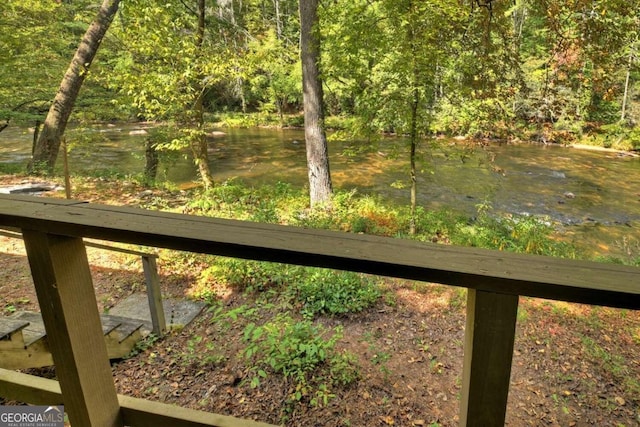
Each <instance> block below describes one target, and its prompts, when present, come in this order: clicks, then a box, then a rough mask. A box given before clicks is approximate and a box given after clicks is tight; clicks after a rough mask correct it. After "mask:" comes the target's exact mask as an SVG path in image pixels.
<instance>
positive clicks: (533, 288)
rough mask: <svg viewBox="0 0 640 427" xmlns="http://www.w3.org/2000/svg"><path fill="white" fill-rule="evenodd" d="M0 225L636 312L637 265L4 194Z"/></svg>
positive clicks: (638, 295) (639, 293)
mask: <svg viewBox="0 0 640 427" xmlns="http://www.w3.org/2000/svg"><path fill="white" fill-rule="evenodd" d="M0 226H9V227H35V228H37V229H38V230H40V231H47V230H56V233H58V234H62V235H68V236H76V237H90V238H96V239H102V240H110V241H119V242H124V243H134V244H140V245H145V246H152V247H163V248H170V249H177V250H185V251H191V252H200V253H208V254H216V255H225V256H231V257H238V258H246V259H256V260H264V261H276V262H285V263H291V264H302V265H313V266H319V267H328V268H336V269H341V270H350V271H359V272H365V273H372V274H379V275H383V276H392V277H399V278H406V279H414V280H423V281H430V282H435V283H442V284H447V285H454V286H462V287H468V288H473V289H478V290H485V291H491V292H497V293H503V294H511V295H524V296H532V297H540V298H548V299H555V300H560V301H570V302H580V303H586V304H594V305H604V306H611V307H620V308H631V309H640V286H638V283H640V269H639V268H637V267H628V266H620V265H612V264H601V263H595V262H588V261H577V260H565V259H558V258H553V257H544V256H534V255H524V254H513V253H506V252H501V251H493V250H486V249H478V248H463V247H455V246H445V245H435V244H428V243H423V242H415V241H410V240H404V239H393V238H384V237H377V236H367V235H360V234H350V233H341V232H332V231H326V230H307V229H303V228H299V227H290V226H289V227H288V226H280V225H274V224H259V223H251V222H246V221H234V220H223V219H214V218H205V217H197V216H190V215H181V214H173V213H166V212H156V211H147V210H142V209H135V208H125V207H113V206H104V205H91V204H69V205H65V204H62V203H49V201H48V200H47V199H42V198H35V197H28V196H8V195H0Z"/></svg>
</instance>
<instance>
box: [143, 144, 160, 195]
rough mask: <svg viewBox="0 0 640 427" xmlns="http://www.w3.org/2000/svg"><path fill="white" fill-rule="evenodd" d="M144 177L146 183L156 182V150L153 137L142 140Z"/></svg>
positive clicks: (157, 160)
mask: <svg viewBox="0 0 640 427" xmlns="http://www.w3.org/2000/svg"><path fill="white" fill-rule="evenodd" d="M144 158H145V164H144V179H145V182H146V183H147V184H153V183H154V182H156V177H157V176H158V162H159V159H158V151H157V150H156V142H155V141H154V140H153V138H147V139H146V140H145V142H144Z"/></svg>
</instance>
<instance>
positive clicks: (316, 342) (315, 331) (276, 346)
mask: <svg viewBox="0 0 640 427" xmlns="http://www.w3.org/2000/svg"><path fill="white" fill-rule="evenodd" d="M341 337H342V330H341V329H340V328H336V329H334V330H333V331H332V333H331V334H330V333H329V331H327V330H326V329H325V328H323V327H321V326H316V325H314V324H313V323H312V322H310V321H309V320H302V321H299V320H296V319H293V318H292V317H290V316H289V315H284V314H281V315H278V316H276V318H275V319H273V320H272V321H270V322H267V323H265V324H264V325H261V326H258V325H256V324H255V323H250V324H249V325H247V327H246V328H245V330H244V339H245V341H246V342H247V347H246V348H245V350H244V356H245V357H246V358H247V359H248V360H251V361H252V362H253V366H254V368H253V370H254V373H255V375H254V377H253V378H252V380H251V386H252V387H258V386H259V385H260V381H261V379H263V378H266V377H267V376H268V373H269V372H272V373H275V374H280V375H283V376H284V377H285V378H286V379H288V380H291V381H292V383H291V386H290V388H289V401H290V402H301V401H303V399H304V400H306V401H308V403H309V404H310V405H311V406H319V405H324V404H326V403H327V402H328V400H329V399H331V398H332V397H333V390H334V389H335V388H336V387H338V386H346V385H348V384H351V383H352V382H353V381H355V380H356V379H357V376H358V372H357V369H356V367H355V363H354V360H355V359H354V358H353V356H351V355H349V354H347V353H342V352H339V351H337V350H336V344H337V342H338V340H339V339H340V338H341Z"/></svg>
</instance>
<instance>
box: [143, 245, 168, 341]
mask: <svg viewBox="0 0 640 427" xmlns="http://www.w3.org/2000/svg"><path fill="white" fill-rule="evenodd" d="M142 268H143V270H144V279H145V282H146V284H147V298H148V300H149V310H150V312H151V324H152V325H153V333H154V334H156V335H157V336H159V337H161V336H163V335H164V334H165V332H166V331H167V321H166V320H165V317H164V306H163V305H162V293H161V291H160V278H159V277H158V265H157V263H156V259H155V257H151V256H143V257H142Z"/></svg>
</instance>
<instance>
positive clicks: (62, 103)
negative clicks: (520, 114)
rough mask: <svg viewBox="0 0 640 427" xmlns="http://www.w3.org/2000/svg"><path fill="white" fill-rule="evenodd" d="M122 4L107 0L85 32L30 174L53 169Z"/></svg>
mask: <svg viewBox="0 0 640 427" xmlns="http://www.w3.org/2000/svg"><path fill="white" fill-rule="evenodd" d="M119 4H120V0H104V1H103V3H102V6H101V7H100V10H99V11H98V15H97V16H96V18H95V19H94V21H93V22H92V23H91V25H90V26H89V28H88V29H87V32H86V33H85V34H84V37H83V38H82V41H81V42H80V45H79V46H78V49H77V50H76V53H75V55H74V56H73V59H72V60H71V64H70V65H69V68H68V69H67V71H66V73H65V75H64V77H63V79H62V83H61V84H60V88H59V89H58V93H57V94H56V96H55V98H54V100H53V103H52V104H51V108H50V109H49V113H48V114H47V117H46V119H45V121H44V126H43V127H42V132H41V133H40V136H39V138H38V142H37V143H36V146H35V148H34V152H33V158H32V159H31V161H30V162H29V165H28V166H27V170H28V172H29V173H38V172H42V171H44V172H46V173H52V172H53V168H54V167H55V164H56V160H57V158H58V152H59V151H60V141H61V138H62V136H63V135H64V131H65V129H66V127H67V122H68V121H69V116H70V115H71V111H72V110H73V106H74V104H75V102H76V99H77V98H78V93H79V92H80V88H81V87H82V83H83V82H84V79H85V77H86V76H87V72H88V70H89V66H90V65H91V62H92V61H93V58H94V57H95V55H96V52H97V51H98V48H99V47H100V43H101V42H102V38H103V37H104V35H105V33H106V32H107V30H108V29H109V26H110V25H111V21H112V20H113V17H114V16H115V14H116V12H117V10H118V5H119Z"/></svg>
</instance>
